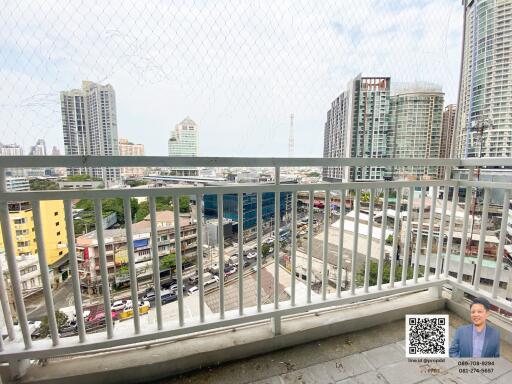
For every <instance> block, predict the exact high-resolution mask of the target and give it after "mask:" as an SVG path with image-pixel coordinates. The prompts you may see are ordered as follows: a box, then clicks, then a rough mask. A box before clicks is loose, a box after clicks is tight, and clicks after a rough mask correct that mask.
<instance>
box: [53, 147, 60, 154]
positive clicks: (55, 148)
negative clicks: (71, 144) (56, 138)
mask: <svg viewBox="0 0 512 384" xmlns="http://www.w3.org/2000/svg"><path fill="white" fill-rule="evenodd" d="M52 156H60V149H59V148H57V147H56V146H55V145H54V146H53V148H52Z"/></svg>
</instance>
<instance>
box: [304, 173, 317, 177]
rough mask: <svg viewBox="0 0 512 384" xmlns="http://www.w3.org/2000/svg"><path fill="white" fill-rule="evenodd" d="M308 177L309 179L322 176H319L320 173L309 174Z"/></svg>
mask: <svg viewBox="0 0 512 384" xmlns="http://www.w3.org/2000/svg"><path fill="white" fill-rule="evenodd" d="M307 176H308V177H319V176H320V174H319V173H318V172H309V173H308V174H307Z"/></svg>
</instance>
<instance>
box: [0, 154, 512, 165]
mask: <svg viewBox="0 0 512 384" xmlns="http://www.w3.org/2000/svg"><path fill="white" fill-rule="evenodd" d="M478 165H482V166H507V167H508V166H512V158H510V157H507V158H503V157H501V158H492V159H490V158H485V159H447V158H444V159H423V158H395V159H391V158H317V157H300V158H284V157H189V156H186V157H185V156H184V157H169V156H1V157H0V168H43V167H84V168H91V167H230V166H232V167H237V166H238V167H303V166H316V167H340V166H372V167H391V166H448V167H461V166H478Z"/></svg>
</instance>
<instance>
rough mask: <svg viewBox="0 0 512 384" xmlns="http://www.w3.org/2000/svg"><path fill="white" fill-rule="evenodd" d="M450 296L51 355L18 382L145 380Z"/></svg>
mask: <svg viewBox="0 0 512 384" xmlns="http://www.w3.org/2000/svg"><path fill="white" fill-rule="evenodd" d="M446 301H447V299H445V298H436V297H433V296H431V295H430V294H429V293H428V292H420V293H412V294H401V295H395V296H391V297H387V298H381V299H375V300H371V301H369V302H370V303H371V305H368V304H369V302H359V303H357V304H350V305H346V306H343V307H337V308H330V309H324V310H321V311H315V312H310V313H307V314H303V315H299V316H293V317H289V318H283V320H282V325H281V334H280V335H277V336H274V335H273V333H272V329H271V326H270V325H269V322H268V321H261V322H258V323H256V324H252V325H248V326H244V327H230V328H229V329H224V330H222V331H217V332H209V333H206V334H195V335H192V336H190V337H186V338H184V337H179V338H172V339H167V340H164V341H160V342H158V343H153V344H152V345H149V344H148V345H142V346H141V345H139V346H136V347H132V348H128V347H126V348H124V349H121V350H119V349H118V350H117V351H115V352H111V351H106V352H103V353H97V354H95V355H94V356H85V357H75V358H69V357H68V358H65V359H50V360H49V361H48V362H47V363H46V364H45V366H42V365H32V366H31V367H30V368H29V369H28V371H27V373H26V375H25V376H24V377H23V378H22V379H21V381H18V382H19V383H47V382H52V383H71V382H72V383H74V384H78V383H90V382H94V381H96V382H109V383H130V382H147V381H151V380H157V379H161V378H164V377H169V376H173V375H178V374H180V373H184V372H187V371H191V370H194V369H198V368H201V367H207V366H209V365H218V364H220V363H224V362H228V361H233V360H240V359H244V358H248V357H250V356H254V355H259V354H264V353H269V352H272V351H275V350H278V349H281V348H286V347H291V346H295V345H299V344H303V343H307V342H310V341H314V340H318V339H323V338H327V337H332V336H336V335H340V334H344V333H347V332H354V331H358V330H363V329H366V328H370V327H374V326H377V325H382V324H386V323H390V322H393V321H396V320H400V319H403V318H404V317H405V314H411V313H429V312H434V311H438V310H441V309H443V308H445V306H446ZM177 342H179V348H177V344H176V343H177Z"/></svg>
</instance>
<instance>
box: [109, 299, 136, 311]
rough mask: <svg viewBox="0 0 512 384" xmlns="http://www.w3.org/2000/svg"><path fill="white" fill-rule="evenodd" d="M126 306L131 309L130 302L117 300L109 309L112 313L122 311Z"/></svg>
mask: <svg viewBox="0 0 512 384" xmlns="http://www.w3.org/2000/svg"><path fill="white" fill-rule="evenodd" d="M127 305H129V306H130V307H131V306H132V301H131V300H117V301H114V303H113V304H112V306H111V307H110V309H111V310H112V311H114V312H118V311H123V310H124V309H125V308H126V306H127Z"/></svg>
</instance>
